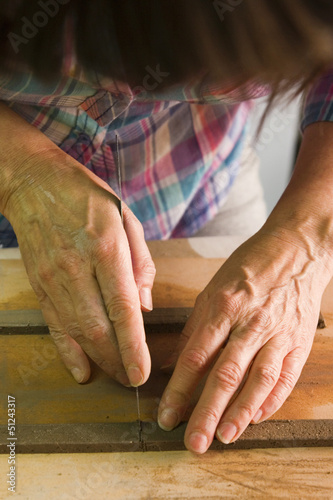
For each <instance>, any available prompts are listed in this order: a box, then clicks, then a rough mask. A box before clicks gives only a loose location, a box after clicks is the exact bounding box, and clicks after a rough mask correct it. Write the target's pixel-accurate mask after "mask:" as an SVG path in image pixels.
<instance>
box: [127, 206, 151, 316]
mask: <svg viewBox="0 0 333 500" xmlns="http://www.w3.org/2000/svg"><path fill="white" fill-rule="evenodd" d="M123 216H124V229H125V232H126V235H127V240H128V244H129V247H130V250H131V257H132V267H133V274H134V279H135V282H136V285H137V287H138V291H139V297H140V303H141V308H142V309H143V310H144V311H152V309H153V299H152V293H151V291H152V288H153V284H154V279H155V275H156V269H155V264H154V262H153V260H152V258H151V255H150V252H149V249H148V247H147V244H146V241H145V237H144V232H143V227H142V225H141V223H140V222H139V220H138V219H137V218H136V217H135V215H134V214H133V213H132V212H131V210H130V209H129V208H128V207H127V206H126V205H125V204H124V206H123Z"/></svg>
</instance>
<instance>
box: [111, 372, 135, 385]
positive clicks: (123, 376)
mask: <svg viewBox="0 0 333 500" xmlns="http://www.w3.org/2000/svg"><path fill="white" fill-rule="evenodd" d="M115 377H116V379H117V380H118V382H119V383H120V384H122V385H124V386H125V387H132V385H131V382H130V381H129V378H128V376H127V373H126V372H125V370H123V371H121V372H118V373H116V375H115Z"/></svg>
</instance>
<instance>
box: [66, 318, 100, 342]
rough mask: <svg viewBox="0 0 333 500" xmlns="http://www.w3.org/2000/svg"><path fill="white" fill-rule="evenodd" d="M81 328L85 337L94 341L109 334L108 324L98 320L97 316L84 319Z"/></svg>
mask: <svg viewBox="0 0 333 500" xmlns="http://www.w3.org/2000/svg"><path fill="white" fill-rule="evenodd" d="M82 330H83V335H84V337H85V339H86V340H89V341H92V342H94V343H98V342H99V341H101V340H105V338H106V337H108V336H109V328H108V326H107V325H106V324H105V323H104V322H103V321H99V320H98V318H89V319H86V320H85V321H84V322H83V324H82ZM80 332H81V330H80ZM72 336H73V335H72Z"/></svg>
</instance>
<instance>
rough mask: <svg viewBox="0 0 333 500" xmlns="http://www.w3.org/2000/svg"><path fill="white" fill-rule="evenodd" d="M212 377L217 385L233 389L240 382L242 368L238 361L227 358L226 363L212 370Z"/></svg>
mask: <svg viewBox="0 0 333 500" xmlns="http://www.w3.org/2000/svg"><path fill="white" fill-rule="evenodd" d="M213 377H214V379H215V382H216V384H217V385H218V386H223V388H224V389H226V390H234V389H237V388H238V387H239V385H240V384H241V381H242V370H241V367H240V366H239V364H238V363H236V362H235V361H230V360H229V361H228V363H225V364H224V365H221V366H218V367H217V368H216V369H215V370H214V372H213Z"/></svg>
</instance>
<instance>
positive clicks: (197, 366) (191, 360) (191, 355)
mask: <svg viewBox="0 0 333 500" xmlns="http://www.w3.org/2000/svg"><path fill="white" fill-rule="evenodd" d="M180 362H181V365H182V367H183V368H185V369H186V370H187V371H189V372H191V373H198V372H199V373H201V372H204V371H205V369H206V366H207V363H208V355H207V353H206V352H205V351H204V350H203V349H185V350H184V351H183V352H182V354H181V361H180Z"/></svg>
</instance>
